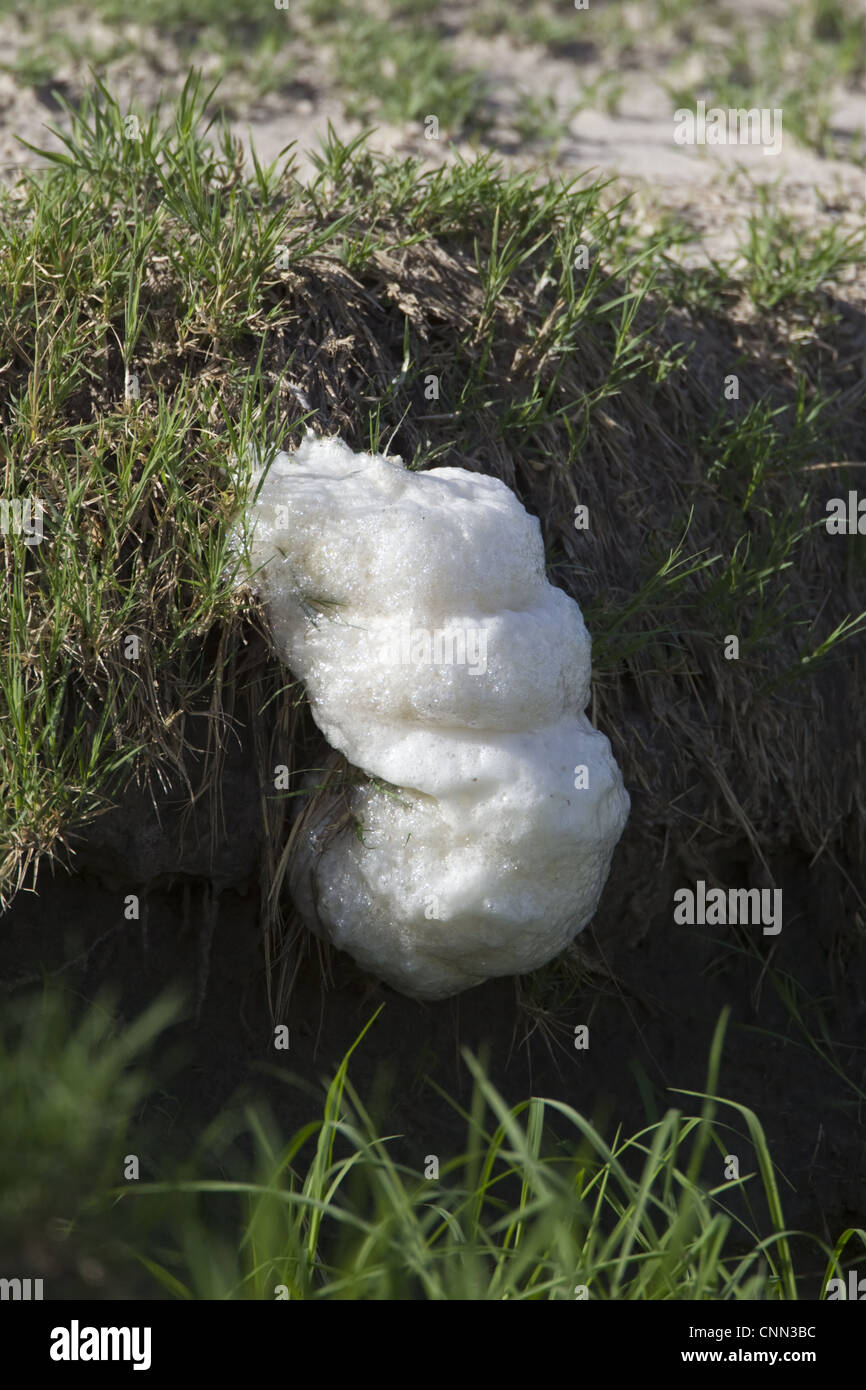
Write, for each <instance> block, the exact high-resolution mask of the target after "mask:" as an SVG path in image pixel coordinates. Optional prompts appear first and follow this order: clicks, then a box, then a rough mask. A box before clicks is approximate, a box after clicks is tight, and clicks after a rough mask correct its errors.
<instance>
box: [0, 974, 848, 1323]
mask: <svg viewBox="0 0 866 1390" xmlns="http://www.w3.org/2000/svg"><path fill="white" fill-rule="evenodd" d="M176 1013H177V1006H176V1005H174V1004H169V1003H166V1004H162V1005H157V1006H154V1008H153V1009H152V1010H150V1011H149V1013H148V1014H147V1015H145V1016H143V1017H142V1018H141V1019H139V1020H138V1021H137V1022H136V1023H134V1024H132V1025H130V1026H128V1027H125V1028H124V1027H122V1026H120V1027H119V1026H118V1025H117V1024H116V1023H115V1022H114V1021H113V1019H112V1014H111V1011H110V1009H108V1008H107V1006H105V1005H100V1006H97V1007H94V1008H92V1009H91V1010H90V1011H85V1012H84V1013H83V1014H80V1015H79V1016H78V1017H77V1018H73V1017H72V1016H71V1014H70V1012H69V1008H68V1004H67V1002H66V1001H65V1000H64V999H63V997H62V996H60V995H57V994H56V993H55V992H53V991H48V992H47V993H45V994H42V995H36V996H32V997H30V998H29V999H26V998H22V999H20V1000H19V1001H17V1003H16V1005H15V1007H14V1009H13V1010H12V1011H11V1013H9V1012H7V1014H6V1016H5V1018H4V1022H3V1029H2V1034H0V1048H2V1053H0V1099H2V1106H3V1113H4V1116H5V1117H6V1118H5V1121H4V1123H5V1124H6V1126H7V1130H6V1132H7V1136H8V1138H9V1142H8V1143H7V1144H5V1145H4V1159H3V1180H4V1181H3V1193H4V1196H3V1200H2V1203H0V1241H2V1244H3V1248H4V1253H5V1254H6V1257H7V1261H8V1260H10V1259H11V1260H13V1262H14V1258H15V1252H16V1251H18V1252H19V1256H20V1258H24V1259H25V1260H26V1259H29V1260H30V1261H31V1264H30V1266H29V1267H31V1268H33V1269H34V1272H35V1273H37V1275H38V1274H40V1272H41V1273H44V1272H45V1271H46V1269H47V1271H48V1278H47V1281H46V1297H50V1296H56V1282H53V1281H52V1277H51V1274H52V1272H53V1273H54V1276H55V1281H56V1280H57V1279H62V1280H63V1288H64V1289H65V1290H69V1293H67V1294H66V1296H76V1294H77V1295H78V1296H80V1292H81V1290H82V1289H84V1290H85V1291H86V1290H87V1287H88V1285H89V1286H90V1287H91V1288H92V1287H93V1286H94V1284H97V1285H98V1286H99V1287H100V1288H101V1290H102V1292H103V1293H104V1294H107V1295H108V1296H114V1297H118V1296H130V1294H132V1293H134V1294H135V1295H136V1296H139V1297H169V1298H178V1299H274V1298H280V1297H282V1298H286V1297H288V1298H291V1299H352V1300H367V1299H370V1300H381V1299H407V1298H408V1299H418V1298H420V1299H424V1300H433V1301H440V1300H445V1299H448V1300H452V1299H456V1300H463V1299H491V1300H503V1299H507V1300H510V1301H511V1300H526V1299H530V1300H551V1299H554V1300H560V1299H568V1300H570V1301H573V1300H574V1299H575V1298H577V1299H586V1298H588V1299H591V1300H612V1299H616V1300H618V1301H622V1300H641V1301H644V1300H659V1299H661V1300H680V1299H683V1300H690V1301H717V1300H739V1299H762V1300H769V1301H790V1300H792V1299H796V1298H798V1297H812V1298H814V1297H817V1296H818V1295H819V1292H820V1291H821V1289H823V1288H825V1287H826V1282H827V1280H828V1279H829V1278H830V1277H834V1276H835V1275H838V1274H840V1273H841V1272H842V1271H843V1270H844V1268H845V1267H846V1265H847V1263H848V1261H849V1260H850V1259H852V1258H854V1250H855V1246H857V1244H858V1242H859V1243H860V1244H863V1243H866V1232H863V1231H857V1230H850V1229H849V1230H846V1231H843V1232H842V1233H841V1234H840V1235H839V1238H838V1240H837V1241H836V1242H835V1245H832V1246H831V1245H830V1244H828V1243H827V1242H826V1241H824V1240H822V1239H819V1238H812V1237H805V1238H804V1237H802V1236H800V1235H798V1233H796V1232H790V1231H788V1230H787V1229H786V1226H785V1220H784V1210H783V1202H782V1198H781V1195H780V1190H781V1188H782V1186H783V1178H782V1175H779V1174H778V1173H777V1171H776V1169H775V1168H774V1164H773V1161H772V1157H771V1155H770V1152H769V1149H768V1146H767V1141H766V1137H765V1135H764V1132H763V1129H762V1127H761V1123H760V1120H759V1118H758V1116H757V1115H756V1114H755V1113H754V1112H753V1111H752V1110H750V1109H748V1108H747V1107H745V1106H742V1105H739V1104H737V1103H736V1102H732V1101H728V1100H726V1099H724V1098H722V1097H719V1096H717V1095H714V1094H711V1093H712V1092H714V1091H715V1089H716V1086H717V1080H718V1071H719V1066H720V1063H721V1058H722V1049H723V1040H724V1032H725V1024H726V1019H725V1018H724V1017H723V1018H722V1019H720V1021H719V1026H718V1027H717V1030H716V1035H715V1039H714V1042H713V1046H712V1051H711V1056H710V1060H709V1068H708V1077H707V1083H706V1087H705V1090H706V1092H707V1094H706V1095H703V1096H700V1095H695V1094H693V1093H690V1092H681V1093H680V1094H681V1095H682V1097H683V1102H682V1104H680V1105H672V1106H671V1107H670V1108H669V1109H668V1110H667V1111H666V1113H665V1114H664V1115H663V1116H661V1118H659V1119H658V1120H656V1121H654V1122H652V1123H649V1124H647V1125H646V1126H645V1127H643V1128H642V1129H640V1130H639V1131H637V1132H636V1133H634V1134H632V1135H629V1136H624V1135H623V1134H621V1133H620V1132H619V1131H616V1130H614V1131H613V1132H612V1133H611V1134H610V1136H609V1137H606V1136H605V1135H604V1134H603V1133H602V1132H600V1131H599V1130H598V1129H597V1128H596V1127H595V1126H594V1125H593V1124H592V1123H590V1122H589V1121H588V1120H587V1119H586V1118H585V1117H584V1116H583V1115H581V1114H580V1113H579V1112H578V1111H576V1110H575V1109H574V1108H573V1107H572V1106H570V1105H568V1104H565V1103H563V1102H562V1101H559V1100H557V1099H555V1098H549V1097H548V1098H545V1097H540V1096H533V1097H532V1098H530V1099H527V1100H525V1101H523V1102H521V1103H520V1104H518V1105H515V1106H513V1107H509V1106H508V1105H506V1103H505V1102H504V1101H503V1099H502V1097H501V1096H500V1095H499V1093H498V1092H497V1090H496V1089H495V1087H494V1086H493V1085H492V1084H491V1082H490V1081H489V1079H488V1078H487V1075H486V1072H485V1067H484V1065H483V1062H482V1061H479V1060H478V1059H477V1058H475V1057H474V1056H472V1054H471V1053H469V1052H468V1051H466V1050H465V1049H464V1051H463V1061H464V1065H465V1066H466V1068H467V1071H468V1073H469V1075H470V1077H471V1079H472V1098H471V1101H470V1104H469V1107H468V1109H466V1110H464V1109H462V1108H461V1107H460V1106H459V1105H458V1104H457V1103H456V1102H454V1101H449V1104H450V1105H451V1106H452V1107H453V1109H454V1110H455V1112H456V1113H457V1114H458V1115H459V1116H460V1117H462V1122H463V1124H464V1125H465V1133H466V1144H465V1148H464V1149H463V1150H462V1151H461V1152H459V1153H455V1154H451V1155H449V1154H446V1153H444V1152H443V1153H441V1154H439V1155H438V1157H439V1171H438V1173H435V1172H434V1170H433V1167H432V1165H431V1163H430V1157H431V1155H434V1154H436V1151H437V1148H440V1147H441V1145H440V1144H439V1142H438V1141H437V1139H436V1137H435V1134H434V1133H431V1134H430V1135H429V1137H425V1139H424V1141H423V1144H422V1148H425V1149H426V1150H429V1152H426V1153H424V1154H422V1153H420V1152H419V1153H418V1155H417V1157H416V1158H415V1159H414V1160H413V1161H410V1160H409V1158H408V1157H407V1156H406V1155H405V1152H404V1154H403V1156H402V1157H401V1156H400V1155H399V1154H398V1153H397V1148H398V1147H399V1144H400V1137H399V1136H394V1135H390V1134H389V1133H383V1132H381V1131H380V1129H379V1127H378V1126H377V1124H376V1123H375V1121H374V1119H373V1118H372V1117H371V1114H370V1113H369V1112H368V1109H367V1107H366V1106H365V1104H364V1101H363V1099H362V1097H361V1096H360V1095H359V1094H358V1092H357V1091H356V1089H355V1087H354V1086H353V1085H352V1082H351V1079H350V1075H349V1072H350V1064H351V1058H352V1054H353V1053H354V1052H355V1050H356V1049H357V1048H359V1047H367V1046H369V1045H371V1043H373V1042H374V1035H375V1016H374V1017H372V1018H371V1019H370V1021H369V1022H368V1024H367V1025H366V1027H365V1028H364V1029H363V1031H362V1033H361V1034H360V1035H359V1037H358V1038H357V1039H356V1041H355V1043H354V1044H353V1046H352V1047H351V1048H350V1049H349V1052H348V1053H347V1054H346V1056H345V1057H344V1059H343V1061H342V1064H341V1065H340V1067H339V1068H338V1070H337V1071H336V1073H335V1074H334V1076H333V1078H332V1079H331V1080H330V1081H329V1082H328V1083H327V1084H326V1086H325V1090H324V1095H323V1097H322V1099H321V1100H320V1101H319V1102H316V1101H315V1100H313V1099H311V1100H310V1101H309V1103H308V1105H309V1119H308V1121H307V1122H305V1123H303V1124H302V1125H301V1126H300V1127H299V1128H298V1130H297V1131H296V1132H295V1133H294V1134H293V1135H292V1136H291V1137H290V1138H289V1139H286V1138H285V1137H282V1136H280V1134H279V1132H278V1129H277V1127H276V1125H275V1123H274V1121H273V1119H272V1118H270V1108H269V1106H268V1105H267V1104H266V1103H265V1101H264V1100H263V1099H261V1098H260V1099H259V1100H258V1101H256V1102H255V1103H249V1102H248V1103H247V1104H246V1106H245V1108H244V1110H243V1112H241V1111H240V1110H235V1111H231V1112H226V1113H225V1114H223V1115H221V1116H219V1117H218V1118H217V1119H215V1120H214V1121H213V1122H212V1123H211V1124H210V1126H209V1127H208V1129H207V1130H206V1131H205V1133H204V1134H203V1135H202V1136H201V1138H200V1141H199V1143H198V1144H197V1145H196V1148H195V1151H194V1152H193V1153H192V1154H189V1155H179V1154H177V1153H174V1152H172V1150H171V1148H170V1147H167V1146H166V1140H165V1138H164V1137H163V1138H158V1137H157V1136H158V1135H159V1134H160V1133H162V1126H160V1127H159V1128H158V1129H155V1128H154V1124H155V1122H156V1121H157V1120H158V1117H159V1113H160V1111H161V1109H162V1107H163V1102H162V1101H161V1100H160V1092H159V1090H154V1087H153V1082H152V1081H151V1080H150V1079H149V1078H148V1074H147V1067H146V1058H147V1055H148V1050H149V1049H150V1048H152V1046H153V1044H154V1042H155V1040H156V1038H157V1037H158V1035H159V1033H160V1032H161V1031H162V1030H164V1029H165V1027H166V1025H167V1023H169V1022H170V1021H171V1020H172V1019H173V1018H174V1017H175V1016H176ZM371 1029H372V1032H371ZM368 1034H369V1036H368V1037H367V1036H365V1035H368ZM272 1070H273V1072H274V1080H273V1081H272V1082H271V1086H272V1087H273V1085H274V1084H275V1085H277V1086H283V1085H285V1084H287V1080H288V1078H287V1077H286V1076H285V1075H284V1074H283V1073H282V1072H280V1071H278V1069H276V1068H273V1069H272ZM46 1075H50V1076H51V1078H52V1080H51V1084H50V1085H48V1086H47V1085H45V1084H44V1078H45V1077H46ZM431 1084H432V1083H431ZM436 1089H437V1090H438V1089H439V1088H438V1087H437V1088H436ZM148 1094H151V1095H152V1096H153V1101H152V1106H151V1108H150V1109H148V1108H147V1107H144V1108H142V1104H141V1102H142V1100H143V1098H144V1097H145V1096H147V1095H148ZM440 1094H444V1093H441V1092H440ZM379 1099H380V1102H381V1095H380V1098H379ZM695 1102H699V1103H697V1104H695ZM153 1106H155V1107H156V1108H155V1109H154V1108H153ZM70 1121H72V1122H70ZM242 1139H243V1140H244V1141H245V1142H244V1144H241V1143H240V1141H241V1140H242ZM250 1143H251V1144H252V1150H253V1153H252V1156H246V1157H245V1156H244V1154H245V1153H247V1152H248V1147H249V1144H250ZM404 1150H405V1145H404ZM731 1152H736V1153H739V1154H740V1155H742V1156H743V1162H742V1171H741V1174H740V1176H739V1177H738V1178H726V1177H725V1176H724V1169H725V1155H726V1154H729V1153H731ZM129 1154H137V1155H139V1156H140V1160H141V1165H142V1166H141V1171H140V1175H139V1178H138V1180H130V1179H128V1177H127V1178H125V1179H124V1178H122V1177H121V1175H122V1174H123V1173H124V1171H125V1170H126V1168H127V1165H128V1158H127V1156H128V1155H129ZM747 1155H748V1157H746V1156H747ZM154 1168H156V1170H157V1172H160V1171H161V1172H162V1173H163V1174H164V1176H163V1177H161V1178H159V1179H158V1180H154V1177H153V1174H154ZM25 1246H26V1247H27V1248H28V1249H29V1250H30V1252H31V1253H30V1255H29V1256H26V1255H24V1254H23V1253H22V1252H23V1250H24V1248H25ZM34 1250H35V1251H36V1252H37V1253H36V1255H34V1254H33V1251H34ZM40 1251H43V1252H45V1253H43V1254H42V1255H41V1256H40V1254H39V1252H40ZM40 1258H41V1259H42V1260H43V1262H44V1263H43V1264H41V1265H40V1263H39V1261H40ZM34 1259H35V1260H36V1264H35V1265H33V1264H32V1261H33V1260H34ZM4 1273H6V1271H5V1270H4Z"/></svg>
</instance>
